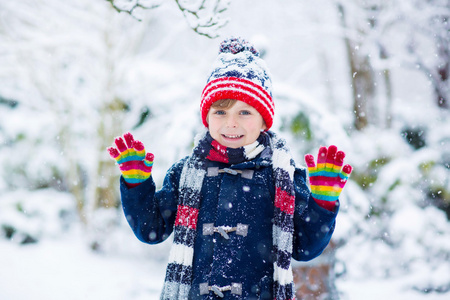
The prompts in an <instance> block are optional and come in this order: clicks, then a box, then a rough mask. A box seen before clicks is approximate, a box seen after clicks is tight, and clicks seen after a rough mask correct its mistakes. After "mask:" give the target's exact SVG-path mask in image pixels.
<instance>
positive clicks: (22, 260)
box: [0, 0, 450, 300]
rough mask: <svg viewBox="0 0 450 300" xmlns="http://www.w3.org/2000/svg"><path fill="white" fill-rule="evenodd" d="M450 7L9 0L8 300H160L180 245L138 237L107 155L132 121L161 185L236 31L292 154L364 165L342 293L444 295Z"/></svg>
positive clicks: (415, 1)
mask: <svg viewBox="0 0 450 300" xmlns="http://www.w3.org/2000/svg"><path fill="white" fill-rule="evenodd" d="M202 2H204V6H203V7H204V8H203V9H200V7H201V6H200V4H201V3H202ZM112 4H114V5H115V8H113V6H112ZM153 5H156V6H157V7H154V8H151V9H150V8H149V9H144V8H145V7H151V6H153ZM143 7H144V8H143ZM120 10H132V11H131V13H126V12H121V13H119V11H120ZM449 16H450V4H449V3H448V1H447V0H431V1H430V0H429V1H425V0H411V1H393V0H392V1H391V0H384V1H382V0H378V1H376V0H374V1H359V0H350V1H342V2H340V1H333V0H316V1H312V0H306V1H298V0H284V1H282V2H279V1H278V2H276V1H269V0H258V1H256V0H253V1H252V0H239V1H238V0H234V1H218V0H206V1H182V0H180V1H162V0H161V1H151V0H150V1H149V0H146V1H138V0H132V1H128V0H121V1H113V2H112V3H111V1H105V0H94V1H93V0H77V1H75V0H68V1H64V2H63V1H58V0H21V1H7V0H0V166H1V167H0V269H1V272H0V299H5V300H21V299H30V298H33V299H48V300H53V299H77V300H78V299H111V300H112V299H117V300H119V299H157V298H158V295H159V291H160V289H161V287H162V283H163V280H164V272H165V265H166V262H167V253H168V250H169V248H170V241H168V242H165V243H163V244H161V245H156V246H148V245H145V244H142V243H141V242H139V241H138V240H137V239H136V238H135V237H134V236H133V233H132V232H131V230H130V229H129V227H128V225H127V224H126V221H125V219H124V217H123V214H122V212H121V209H120V198H119V194H118V176H119V171H118V170H117V167H116V166H115V165H114V163H113V161H111V160H110V159H109V157H108V154H107V152H106V151H105V149H106V147H107V146H110V145H111V144H112V142H113V139H114V137H115V136H118V135H121V134H122V133H124V132H126V131H131V132H132V133H133V134H134V135H135V136H136V137H137V138H138V139H140V140H142V141H143V143H144V144H145V145H146V149H147V150H148V151H151V152H153V153H154V154H155V166H154V171H153V176H154V179H155V181H156V182H157V184H161V182H162V179H163V176H164V174H165V171H166V170H167V169H168V168H169V167H170V166H171V164H172V163H174V162H175V161H176V160H177V159H179V158H181V157H184V156H185V155H187V154H188V153H189V151H190V149H191V147H192V140H193V137H194V136H195V135H196V134H197V133H198V132H200V131H201V130H202V125H201V121H200V116H199V96H200V94H201V91H202V89H203V87H204V84H205V81H206V79H207V76H208V73H209V71H210V67H211V65H212V62H213V61H214V59H215V57H216V55H217V51H218V46H219V43H220V41H221V40H222V39H223V38H225V37H229V36H232V35H233V36H242V37H245V38H247V39H249V40H250V41H252V42H253V43H254V44H255V45H256V47H257V48H258V49H259V50H260V51H261V53H262V54H263V57H264V59H265V61H266V63H267V64H268V66H269V68H270V70H271V72H272V75H273V80H274V99H275V103H276V119H275V123H274V127H273V129H274V130H275V131H277V132H279V133H280V134H281V135H282V136H283V137H285V138H286V139H287V140H288V141H289V143H290V146H291V149H292V152H293V155H294V157H295V158H296V161H297V163H298V164H303V160H302V158H303V156H304V154H306V153H312V154H314V155H315V154H316V152H317V150H318V148H319V147H320V146H321V145H329V144H336V145H337V146H338V148H339V149H342V150H344V151H345V152H346V153H347V159H346V162H348V163H350V164H351V165H352V166H353V167H354V172H353V174H352V177H351V180H350V181H349V182H348V184H347V186H346V188H345V190H344V192H343V194H342V197H341V203H342V206H341V211H340V214H339V216H338V221H337V222H338V223H337V228H336V232H335V235H334V236H333V242H334V243H335V244H336V245H337V247H336V249H335V250H334V258H335V262H334V266H335V267H334V272H335V277H336V281H335V285H336V289H337V291H338V293H339V295H340V298H341V299H357V300H359V299H400V300H403V299H408V300H414V299H427V300H430V299H449V297H450V223H449V218H450V176H449V175H450V166H449V164H450V119H449V106H450V104H449V101H450V79H449V78H450V44H449V43H450V24H449V23H448V19H449ZM215 24H216V25H215ZM193 29H194V30H193ZM208 35H209V36H210V37H215V36H218V37H217V38H210V37H208Z"/></svg>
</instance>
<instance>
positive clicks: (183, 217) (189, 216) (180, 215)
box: [175, 205, 198, 230]
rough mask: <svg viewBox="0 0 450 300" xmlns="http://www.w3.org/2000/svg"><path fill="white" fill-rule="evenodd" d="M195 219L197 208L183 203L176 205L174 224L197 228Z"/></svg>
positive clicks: (196, 217)
mask: <svg viewBox="0 0 450 300" xmlns="http://www.w3.org/2000/svg"><path fill="white" fill-rule="evenodd" d="M197 219H198V209H196V208H193V207H189V206H185V205H178V209H177V217H176V219H175V226H184V227H188V228H190V229H194V230H195V229H196V228H197Z"/></svg>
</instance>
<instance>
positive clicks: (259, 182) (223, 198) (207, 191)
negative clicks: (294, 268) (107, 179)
mask: <svg viewBox="0 0 450 300" xmlns="http://www.w3.org/2000/svg"><path fill="white" fill-rule="evenodd" d="M185 159H186V158H185ZM185 159H183V160H180V161H179V162H177V163H175V164H174V165H173V166H172V167H171V168H170V170H169V171H168V172H167V174H166V177H165V179H164V182H163V186H162V188H161V189H160V190H158V191H157V190H156V187H155V183H154V181H153V179H152V178H150V179H148V180H147V181H145V182H144V183H142V184H141V185H139V186H137V187H135V188H128V187H127V185H126V184H125V182H124V180H123V178H122V179H121V185H120V186H121V196H122V205H123V210H124V213H125V216H126V219H127V220H128V222H129V224H130V226H131V228H132V229H133V232H134V234H135V235H136V237H137V238H138V239H139V240H141V241H142V242H145V243H149V244H157V243H160V242H162V241H164V240H166V239H167V238H168V237H169V236H170V234H171V233H172V231H173V229H174V222H175V217H176V213H177V212H176V209H177V204H178V203H177V199H178V194H179V189H178V186H179V181H180V175H181V170H182V168H183V164H184V161H185ZM217 167H218V168H219V169H221V170H223V169H225V170H226V171H225V172H219V173H216V174H213V175H215V176H206V177H205V180H204V182H203V187H202V191H201V193H202V198H201V199H202V202H201V204H200V210H199V216H198V222H197V232H198V233H197V238H196V241H195V244H194V258H193V259H194V261H193V282H192V286H191V290H190V294H189V299H273V297H272V286H273V252H272V247H273V246H272V220H273V216H274V204H273V199H274V195H275V187H274V179H273V170H272V166H271V165H270V164H267V163H265V162H264V161H263V160H262V159H260V158H259V157H257V158H255V159H254V160H252V161H248V162H244V163H240V164H236V165H227V164H224V163H219V162H213V161H208V168H217ZM226 168H228V171H227V169H226ZM234 170H241V171H243V170H246V171H244V172H235V171H234ZM294 184H295V197H296V198H295V212H294V238H293V244H294V245H293V254H292V257H293V258H294V259H295V260H300V261H307V260H311V259H313V258H315V257H316V256H318V255H319V254H321V253H322V251H323V250H324V249H325V247H326V246H327V244H328V242H329V241H330V238H331V235H332V233H333V231H334V227H335V218H336V215H337V209H336V211H335V212H331V211H328V210H326V209H324V208H321V207H320V206H319V205H318V204H317V203H316V202H315V201H314V200H313V199H312V198H311V193H310V191H309V189H308V187H307V184H306V172H305V170H304V169H296V171H295V173H294ZM337 207H338V206H337ZM238 224H241V225H245V226H244V230H243V231H242V230H241V232H239V233H238V232H237V231H233V232H229V233H225V234H223V233H220V232H218V231H220V230H218V229H220V228H222V229H223V228H227V227H237V225H238ZM213 227H214V228H216V232H212V233H211V231H208V230H206V231H204V228H210V229H211V228H213ZM245 228H246V229H245ZM205 282H208V283H209V285H217V286H227V285H231V283H241V284H242V294H241V295H237V294H232V293H230V292H229V291H226V292H224V298H219V297H218V296H217V295H216V294H215V293H213V292H210V293H209V294H207V295H200V284H202V283H205Z"/></svg>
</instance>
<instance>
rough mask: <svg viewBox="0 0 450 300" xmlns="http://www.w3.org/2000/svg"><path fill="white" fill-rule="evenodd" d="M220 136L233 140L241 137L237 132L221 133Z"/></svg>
mask: <svg viewBox="0 0 450 300" xmlns="http://www.w3.org/2000/svg"><path fill="white" fill-rule="evenodd" d="M222 136H223V137H224V138H226V139H233V140H237V139H240V138H241V137H243V135H239V134H222Z"/></svg>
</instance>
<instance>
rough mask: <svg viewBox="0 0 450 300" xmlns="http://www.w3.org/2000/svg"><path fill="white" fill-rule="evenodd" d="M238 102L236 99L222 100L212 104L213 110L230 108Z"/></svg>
mask: <svg viewBox="0 0 450 300" xmlns="http://www.w3.org/2000/svg"><path fill="white" fill-rule="evenodd" d="M236 102H237V100H235V99H220V100H217V101H216V102H214V103H213V104H211V107H212V108H230V107H232V106H233V105H234V104H236Z"/></svg>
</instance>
